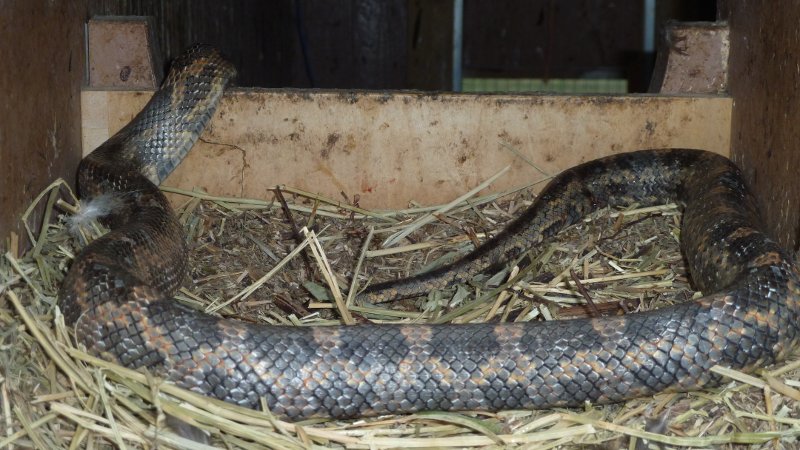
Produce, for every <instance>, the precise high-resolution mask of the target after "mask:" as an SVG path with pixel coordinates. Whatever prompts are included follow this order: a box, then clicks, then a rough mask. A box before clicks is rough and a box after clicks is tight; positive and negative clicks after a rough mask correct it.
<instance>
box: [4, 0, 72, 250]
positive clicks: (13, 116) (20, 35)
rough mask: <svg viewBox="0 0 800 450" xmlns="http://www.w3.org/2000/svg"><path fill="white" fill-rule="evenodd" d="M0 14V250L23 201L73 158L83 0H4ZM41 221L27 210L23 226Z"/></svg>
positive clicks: (68, 174)
mask: <svg viewBox="0 0 800 450" xmlns="http://www.w3.org/2000/svg"><path fill="white" fill-rule="evenodd" d="M0 4H2V13H0V61H2V63H3V67H2V70H0V93H2V94H0V98H2V101H0V168H2V176H0V249H2V248H4V247H5V245H6V244H5V242H6V238H7V237H8V235H9V234H10V233H11V232H15V233H19V231H20V226H19V216H20V214H21V213H22V212H23V211H24V210H25V208H26V207H27V206H28V204H29V202H30V201H31V200H32V199H33V198H34V197H35V196H36V195H37V194H38V193H39V192H40V191H41V189H43V188H44V187H45V186H47V185H48V184H49V183H50V182H51V181H53V180H54V179H56V178H58V177H63V178H66V179H68V180H72V179H74V171H75V168H76V167H77V165H78V160H79V158H80V156H81V155H80V143H81V126H80V123H81V122H80V120H81V115H80V88H81V83H82V82H83V79H84V50H83V45H84V41H83V22H84V20H85V18H86V2H85V1H70V2H53V1H45V0H29V1H21V0H20V1H4V2H2V3H0ZM39 220H41V217H40V216H37V215H35V214H34V217H32V218H31V224H32V225H33V226H34V227H35V226H36V224H37V222H38V221H39Z"/></svg>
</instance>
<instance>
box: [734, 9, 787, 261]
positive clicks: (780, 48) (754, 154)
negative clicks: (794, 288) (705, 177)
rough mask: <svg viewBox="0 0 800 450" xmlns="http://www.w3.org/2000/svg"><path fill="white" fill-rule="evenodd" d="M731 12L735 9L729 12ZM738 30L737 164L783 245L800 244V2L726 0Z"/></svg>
mask: <svg viewBox="0 0 800 450" xmlns="http://www.w3.org/2000/svg"><path fill="white" fill-rule="evenodd" d="M727 8H730V9H729V10H728V9H727ZM721 12H722V13H723V16H724V17H727V19H728V23H729V24H730V29H731V56H730V74H729V88H730V93H731V95H732V96H733V98H734V99H735V100H736V104H735V107H734V109H733V122H732V123H733V135H732V137H731V140H732V143H731V145H732V153H733V159H734V161H736V163H737V164H739V166H740V167H741V168H742V170H743V171H744V174H745V177H746V179H747V181H748V182H749V183H750V185H751V186H752V187H753V190H754V191H755V193H756V197H757V199H758V201H759V203H760V205H761V210H762V215H763V216H764V218H765V221H766V224H767V228H768V229H769V231H770V232H771V234H772V235H773V236H774V237H775V238H777V239H778V240H779V241H780V243H781V244H783V245H784V246H786V247H787V248H793V249H795V250H797V249H798V248H799V247H800V126H798V120H800V119H799V118H800V27H798V24H800V2H797V1H793V2H784V3H781V4H780V7H777V5H776V7H772V8H765V7H763V5H760V4H758V3H751V2H735V1H728V2H723V6H722V9H721Z"/></svg>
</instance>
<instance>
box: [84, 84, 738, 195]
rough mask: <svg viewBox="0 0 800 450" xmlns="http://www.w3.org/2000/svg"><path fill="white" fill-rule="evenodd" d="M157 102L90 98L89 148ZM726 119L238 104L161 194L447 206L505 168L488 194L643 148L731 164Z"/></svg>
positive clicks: (585, 108) (328, 102) (541, 104)
mask: <svg viewBox="0 0 800 450" xmlns="http://www.w3.org/2000/svg"><path fill="white" fill-rule="evenodd" d="M150 95H151V94H150V93H148V92H119V91H86V92H84V93H83V105H84V137H85V139H86V142H85V149H87V150H88V149H91V148H94V146H96V145H97V144H98V143H99V142H102V140H103V139H105V138H106V137H107V136H109V135H110V133H113V132H114V131H116V130H117V129H119V128H120V127H121V126H122V125H124V124H125V123H126V122H127V121H128V120H130V118H131V117H133V115H134V114H135V112H136V111H138V110H139V109H140V108H141V107H142V105H144V103H145V102H146V101H147V99H148V98H149V96H150ZM730 110H731V102H730V100H729V99H727V98H724V97H655V96H636V97H633V96H631V97H566V96H565V97H557V96H487V95H484V96H481V95H426V94H414V93H393V94H384V93H354V92H343V91H342V92H316V91H315V92H313V93H312V92H309V91H266V90H258V91H238V92H236V91H234V92H231V93H229V94H227V95H226V96H225V98H224V100H223V102H222V105H221V107H220V110H219V112H218V114H217V115H216V117H215V118H214V120H213V121H212V123H211V126H210V128H209V130H207V132H206V133H205V135H204V136H203V138H202V142H200V143H199V144H198V145H197V146H196V148H195V149H194V150H193V151H192V152H191V153H190V155H189V156H188V157H187V159H186V161H184V163H183V164H182V165H181V166H180V167H179V168H178V170H176V172H175V173H174V174H173V175H172V176H171V177H170V178H169V179H168V180H167V181H166V184H168V185H172V186H180V187H183V188H193V187H199V188H202V189H204V190H206V191H208V192H210V193H214V194H220V195H243V196H247V197H260V198H263V197H267V196H268V192H267V190H268V189H269V188H270V187H272V186H274V185H275V184H287V185H291V186H294V187H300V188H303V189H307V190H310V191H315V192H320V193H324V194H326V195H328V196H331V197H335V198H340V193H345V194H346V195H347V196H348V198H353V196H354V195H358V196H359V197H360V199H361V205H362V206H367V207H404V206H405V205H406V204H407V202H408V201H409V200H412V199H413V200H416V201H418V202H420V203H423V204H433V203H441V202H445V201H448V200H451V199H453V198H455V197H457V196H458V195H460V194H463V193H464V192H466V191H467V190H469V189H470V188H472V187H474V186H476V185H478V184H479V183H480V182H481V181H483V180H485V179H487V178H489V177H490V176H492V175H493V174H494V173H496V172H497V171H499V170H501V169H502V168H503V167H505V166H507V165H510V166H511V170H510V171H509V172H508V173H507V174H506V175H505V176H504V177H503V178H502V179H501V180H499V181H498V182H497V183H496V184H495V185H493V186H492V190H501V189H506V188H511V187H517V186H521V185H526V184H529V183H532V182H535V181H540V180H543V179H545V178H546V175H544V174H543V173H545V174H555V173H557V172H558V171H560V170H562V169H564V168H566V167H570V166H573V165H575V164H578V163H580V162H582V161H586V160H589V159H593V158H596V157H599V156H602V155H608V154H612V153H617V152H624V151H630V150H635V149H640V148H656V147H693V148H702V149H708V150H712V151H715V152H718V153H721V154H727V153H728V148H729V136H730Z"/></svg>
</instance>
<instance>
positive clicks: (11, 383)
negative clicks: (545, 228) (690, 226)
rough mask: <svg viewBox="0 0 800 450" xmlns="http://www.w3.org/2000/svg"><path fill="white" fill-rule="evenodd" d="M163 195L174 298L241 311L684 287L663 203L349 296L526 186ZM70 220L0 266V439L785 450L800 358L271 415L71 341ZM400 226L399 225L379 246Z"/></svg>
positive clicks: (459, 303) (615, 299) (55, 191)
mask: <svg viewBox="0 0 800 450" xmlns="http://www.w3.org/2000/svg"><path fill="white" fill-rule="evenodd" d="M170 191H172V194H171V195H174V196H175V197H174V198H175V203H176V204H178V205H179V208H178V213H179V214H180V218H181V221H182V223H183V224H184V225H185V229H186V233H187V236H188V237H187V239H188V242H189V243H190V246H191V248H192V250H191V255H190V265H191V272H190V277H189V278H190V279H189V280H187V282H186V284H185V286H184V288H183V289H181V291H180V292H179V293H178V299H179V300H180V301H182V302H185V303H187V304H190V305H192V306H193V307H195V308H199V309H204V310H206V311H209V312H211V313H214V314H221V315H225V316H234V317H238V318H241V319H243V320H248V321H253V322H261V323H273V324H293V325H316V324H334V323H342V322H345V323H357V322H363V321H372V322H448V321H449V322H469V321H501V320H502V321H526V320H553V319H557V318H566V317H578V316H587V315H590V316H592V315H598V314H602V315H609V314H625V313H629V312H634V311H637V310H642V309H651V308H654V307H658V306H661V305H665V304H669V303H672V302H676V301H683V300H685V299H687V298H691V297H692V296H693V295H695V293H694V292H693V291H692V290H691V287H690V285H689V280H688V279H687V274H686V269H685V267H684V262H683V260H682V258H681V255H680V250H679V238H680V228H679V224H680V216H679V213H678V212H677V210H676V209H675V207H674V205H664V206H659V207H655V208H646V209H637V208H636V205H632V206H631V207H630V208H628V209H627V210H625V211H601V212H599V213H597V214H595V215H594V216H593V217H591V218H589V219H588V220H587V221H584V222H583V223H581V224H578V225H576V226H573V227H570V228H569V229H567V230H565V231H564V232H562V233H560V234H559V236H558V237H557V239H555V240H554V241H553V242H550V243H547V244H546V245H544V246H542V248H538V249H535V251H532V252H530V253H529V254H528V255H527V256H526V258H525V259H526V261H523V262H521V264H519V265H515V266H514V267H513V268H512V269H511V270H510V272H509V271H502V272H500V273H497V274H486V275H484V276H482V277H481V278H480V279H478V280H475V282H474V283H473V284H471V285H469V286H461V287H458V288H457V289H453V290H450V291H445V292H435V293H432V294H430V295H429V296H428V297H427V298H421V299H415V300H405V301H402V302H397V303H394V304H389V305H358V304H355V303H353V302H352V299H351V298H349V296H348V295H347V293H348V292H349V291H350V290H352V289H353V281H354V275H353V274H354V273H356V274H357V275H356V276H355V282H356V284H357V285H358V286H361V287H363V286H364V285H366V284H367V283H371V282H378V281H383V280H386V279H393V278H400V277H404V276H407V275H409V274H411V273H414V272H415V271H419V270H427V269H430V268H432V267H435V266H437V265H440V264H443V263H445V262H447V261H449V260H452V259H453V258H454V257H455V256H457V255H459V254H462V253H464V252H466V251H469V249H471V248H472V244H473V243H475V242H480V241H482V240H484V239H486V236H488V235H490V234H492V233H496V232H498V231H499V230H500V229H502V226H503V224H504V223H506V222H507V221H508V220H510V219H511V218H512V217H514V216H515V214H517V213H518V212H519V211H520V210H521V209H523V208H525V207H527V206H528V205H530V204H531V201H532V198H533V196H532V194H530V193H529V192H528V191H527V190H521V191H516V192H511V193H506V194H504V195H492V196H488V197H471V198H470V199H469V200H468V201H466V202H462V203H458V204H454V205H450V206H451V208H450V209H449V210H448V211H442V209H441V208H435V207H434V208H424V207H419V206H416V205H411V206H412V207H411V208H409V209H407V210H403V211H365V210H363V209H361V208H359V207H358V206H357V204H356V205H354V204H351V203H350V202H347V201H336V200H331V199H325V198H322V197H319V196H316V195H313V194H309V193H306V192H302V191H299V190H296V189H290V188H285V187H284V188H282V189H281V190H280V192H279V193H278V194H279V195H276V196H275V197H276V199H275V200H268V201H264V200H249V199H234V198H214V197H211V196H208V195H205V194H202V193H190V192H182V191H176V190H174V189H170ZM36 203H41V204H45V206H46V208H45V209H46V214H45V218H44V220H45V223H47V222H48V221H50V218H51V217H52V218H56V217H57V216H59V215H60V214H62V211H68V210H69V209H70V207H69V204H71V203H74V199H73V197H72V194H71V192H69V189H68V188H67V187H66V185H65V184H63V182H57V183H54V184H53V186H51V187H50V188H49V189H48V190H47V191H45V192H43V194H42V195H41V196H40V198H39V199H38V200H37V202H36ZM355 203H357V202H355ZM32 206H33V205H32ZM433 211H438V212H436V214H433V215H431V214H430V213H431V212H433ZM28 215H29V213H26V215H25V216H23V220H29V219H28ZM426 218H427V219H426ZM431 219H433V220H431ZM425 222H427V223H426V224H424V225H419V224H420V223H425ZM409 227H411V228H409ZM67 228H68V227H67V226H65V224H64V222H63V220H57V221H53V223H52V224H51V225H50V226H49V227H47V228H45V230H44V231H43V232H42V233H41V234H40V235H38V236H36V235H34V234H33V233H30V232H29V238H30V239H31V241H32V242H34V243H35V245H34V247H33V249H32V250H31V251H29V252H28V253H27V254H25V255H22V256H15V255H12V254H10V253H7V254H6V255H4V258H3V259H2V262H0V277H1V278H0V295H2V297H0V346H2V347H1V348H2V351H0V415H1V416H2V420H0V430H2V431H1V432H0V448H80V447H86V448H104V447H118V448H155V447H159V448H199V447H197V444H196V443H193V442H189V441H186V440H184V439H183V438H180V437H178V436H176V435H175V434H174V433H172V432H171V431H170V429H169V428H168V427H167V426H166V422H167V421H166V420H165V417H166V416H168V415H169V416H172V417H177V418H179V419H181V420H183V421H184V422H188V423H191V424H194V425H196V426H197V427H199V428H201V429H204V430H207V431H208V432H210V433H211V443H212V444H213V445H216V446H220V447H223V448H264V447H270V448H313V447H318V448H323V447H339V448H398V447H414V448H417V447H420V448H423V447H424V448H434V447H435V448H442V447H455V448H473V447H474V448H530V449H533V448H537V449H538V448H575V447H581V448H586V447H591V448H609V449H616V448H631V449H633V448H677V447H681V448H703V447H708V446H714V447H717V448H796V447H798V442H797V436H798V435H800V419H796V418H795V417H797V415H798V412H800V391H799V390H798V389H797V388H798V387H800V381H798V379H797V378H798V374H800V372H798V370H797V368H798V367H800V364H798V363H797V362H792V363H789V364H786V365H783V366H780V367H772V368H769V371H766V370H765V371H764V372H762V373H760V374H757V376H754V377H753V376H746V375H744V374H740V373H737V372H735V371H730V370H725V369H718V370H720V371H721V372H722V373H724V374H725V375H727V376H728V377H730V379H731V382H730V383H729V384H726V385H725V386H723V387H722V388H720V389H716V390H709V391H700V392H694V393H688V394H664V395H659V396H655V397H653V398H642V399H635V400H631V401H629V402H627V403H625V404H621V405H610V406H606V407H596V406H590V405H587V406H586V407H585V408H584V409H582V410H564V409H558V410H550V411H504V412H500V413H463V414H459V413H423V414H415V415H410V416H390V417H380V418H375V419H368V420H354V421H329V420H327V421H325V420H316V421H308V422H305V423H300V424H290V423H286V422H282V421H279V420H277V419H276V418H274V417H272V416H271V415H269V414H268V413H261V412H255V411H249V410H244V409H241V408H237V407H234V406H231V405H228V404H225V403H222V402H217V401H213V400H209V399H206V398H204V397H200V396H197V395H194V394H192V393H187V392H185V391H182V390H180V389H177V388H175V387H174V386H172V385H170V384H167V383H163V382H161V380H158V379H157V378H155V377H153V376H150V375H149V374H142V373H138V372H133V371H130V370H126V369H123V368H120V367H117V366H115V365H112V364H108V363H105V362H103V361H99V360H97V359H95V358H93V357H91V356H89V355H87V354H85V353H83V352H81V350H80V349H76V348H75V347H74V346H73V345H72V344H71V339H70V334H69V332H68V330H66V329H65V327H64V326H63V321H62V320H61V317H60V316H59V315H58V313H57V312H56V310H55V308H54V305H55V298H56V293H57V290H58V285H59V283H60V280H61V278H62V277H63V274H64V272H65V270H66V268H67V267H68V266H69V264H70V261H71V259H72V257H73V255H74V254H75V253H76V252H77V251H78V250H77V248H76V243H77V242H78V241H81V242H86V241H87V240H89V239H91V236H97V235H99V233H102V230H101V227H99V226H97V225H95V226H94V227H93V228H92V229H84V230H83V232H82V234H81V237H80V238H79V239H75V238H73V237H72V236H71V235H70V233H69V231H68V229H67ZM398 233H402V234H407V236H406V237H405V238H402V239H399V240H398V242H397V245H395V246H391V247H383V246H381V243H382V242H384V241H386V240H387V239H391V238H392V236H397V235H398ZM298 247H304V250H303V251H297V249H298ZM312 248H313V250H314V251H309V250H312ZM587 297H588V299H587ZM715 370H717V369H715ZM648 446H649V447H648Z"/></svg>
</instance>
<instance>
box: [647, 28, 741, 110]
mask: <svg viewBox="0 0 800 450" xmlns="http://www.w3.org/2000/svg"><path fill="white" fill-rule="evenodd" d="M728 37H729V32H728V24H727V22H690V23H679V22H674V23H670V24H668V25H667V26H666V29H665V31H664V38H663V40H662V42H661V45H660V47H659V50H658V58H657V59H656V65H655V68H654V69H653V78H652V79H651V80H650V92H660V93H662V94H682V93H688V94H719V93H723V92H726V91H727V90H728V54H729V53H730V43H729V38H728Z"/></svg>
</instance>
